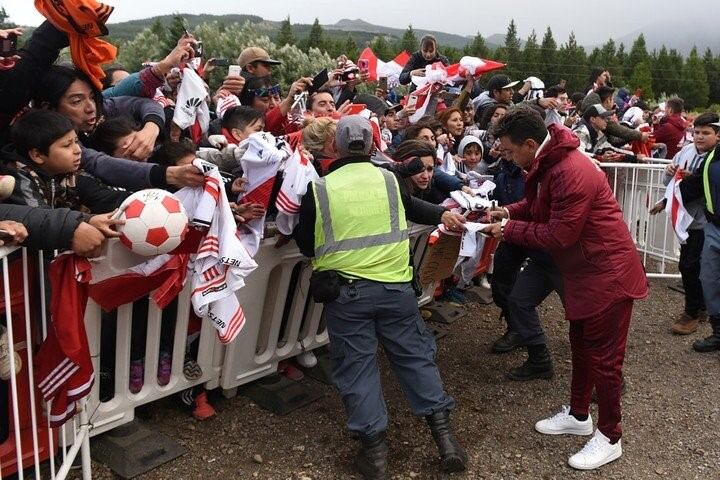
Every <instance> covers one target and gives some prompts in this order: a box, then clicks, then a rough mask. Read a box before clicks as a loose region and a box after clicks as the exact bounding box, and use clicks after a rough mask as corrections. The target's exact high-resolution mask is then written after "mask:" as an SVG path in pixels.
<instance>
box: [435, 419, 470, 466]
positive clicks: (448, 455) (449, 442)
mask: <svg viewBox="0 0 720 480" xmlns="http://www.w3.org/2000/svg"><path fill="white" fill-rule="evenodd" d="M425 420H426V421H427V423H428V425H429V426H430V432H432V436H433V439H434V440H435V443H436V444H437V447H438V451H439V452H440V470H442V471H443V472H445V473H453V472H462V471H464V470H465V465H466V464H467V453H465V450H463V448H462V447H461V446H460V444H459V443H458V441H457V440H456V439H455V436H454V435H453V433H452V430H451V427H450V412H448V411H447V410H444V411H442V412H437V413H433V414H432V415H428V416H427V417H425Z"/></svg>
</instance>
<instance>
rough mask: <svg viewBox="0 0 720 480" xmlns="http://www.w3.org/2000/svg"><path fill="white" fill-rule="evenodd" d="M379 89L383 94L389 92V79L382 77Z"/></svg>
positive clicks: (379, 80)
mask: <svg viewBox="0 0 720 480" xmlns="http://www.w3.org/2000/svg"><path fill="white" fill-rule="evenodd" d="M378 88H379V89H380V90H382V91H383V92H387V91H388V81H387V77H380V78H378Z"/></svg>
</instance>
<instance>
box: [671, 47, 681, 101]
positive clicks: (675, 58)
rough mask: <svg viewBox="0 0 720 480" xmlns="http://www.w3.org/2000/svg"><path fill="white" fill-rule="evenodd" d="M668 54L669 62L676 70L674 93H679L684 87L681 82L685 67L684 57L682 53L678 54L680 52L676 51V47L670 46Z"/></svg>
mask: <svg viewBox="0 0 720 480" xmlns="http://www.w3.org/2000/svg"><path fill="white" fill-rule="evenodd" d="M668 56H669V57H670V63H671V64H672V68H673V69H674V70H675V71H676V72H677V80H676V84H675V85H674V86H675V93H677V94H680V93H681V92H682V90H683V88H684V86H683V83H684V79H683V71H684V69H685V59H684V58H683V56H682V55H680V52H678V51H677V50H676V49H674V48H671V49H670V51H669V52H668Z"/></svg>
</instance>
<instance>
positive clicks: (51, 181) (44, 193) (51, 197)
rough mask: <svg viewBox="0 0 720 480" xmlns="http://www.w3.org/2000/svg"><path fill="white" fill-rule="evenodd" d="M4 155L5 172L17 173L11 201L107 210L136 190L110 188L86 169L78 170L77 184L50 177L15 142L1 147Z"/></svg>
mask: <svg viewBox="0 0 720 480" xmlns="http://www.w3.org/2000/svg"><path fill="white" fill-rule="evenodd" d="M0 158H1V159H2V171H3V173H7V174H9V175H12V176H13V177H15V189H14V190H13V193H12V195H11V196H10V198H9V199H7V200H6V201H7V202H8V203H14V204H16V205H28V206H31V207H41V208H58V207H60V208H71V209H73V210H80V209H81V208H82V207H85V208H86V209H87V210H88V211H90V212H91V213H107V212H111V211H113V210H114V209H116V208H117V207H118V206H119V205H120V204H121V203H122V201H123V200H125V199H126V198H127V197H128V196H130V194H131V193H132V192H131V191H126V190H117V189H113V188H110V187H108V186H107V185H104V184H103V183H102V182H100V181H99V180H98V179H96V178H95V177H93V176H92V175H89V174H87V173H85V172H79V173H77V174H75V179H74V180H75V185H74V186H67V184H66V182H63V181H62V180H63V179H62V178H58V177H50V176H48V175H46V174H45V173H43V172H42V171H41V170H39V169H37V168H35V166H34V164H32V162H31V161H30V160H28V159H27V158H24V157H23V156H21V155H19V154H18V153H17V152H16V151H15V149H14V148H13V146H12V145H8V146H6V147H5V148H3V149H2V151H0Z"/></svg>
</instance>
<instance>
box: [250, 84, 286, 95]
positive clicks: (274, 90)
mask: <svg viewBox="0 0 720 480" xmlns="http://www.w3.org/2000/svg"><path fill="white" fill-rule="evenodd" d="M250 91H251V92H253V93H254V94H255V96H256V97H274V96H275V95H280V85H272V86H270V87H260V88H256V89H254V90H250Z"/></svg>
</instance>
